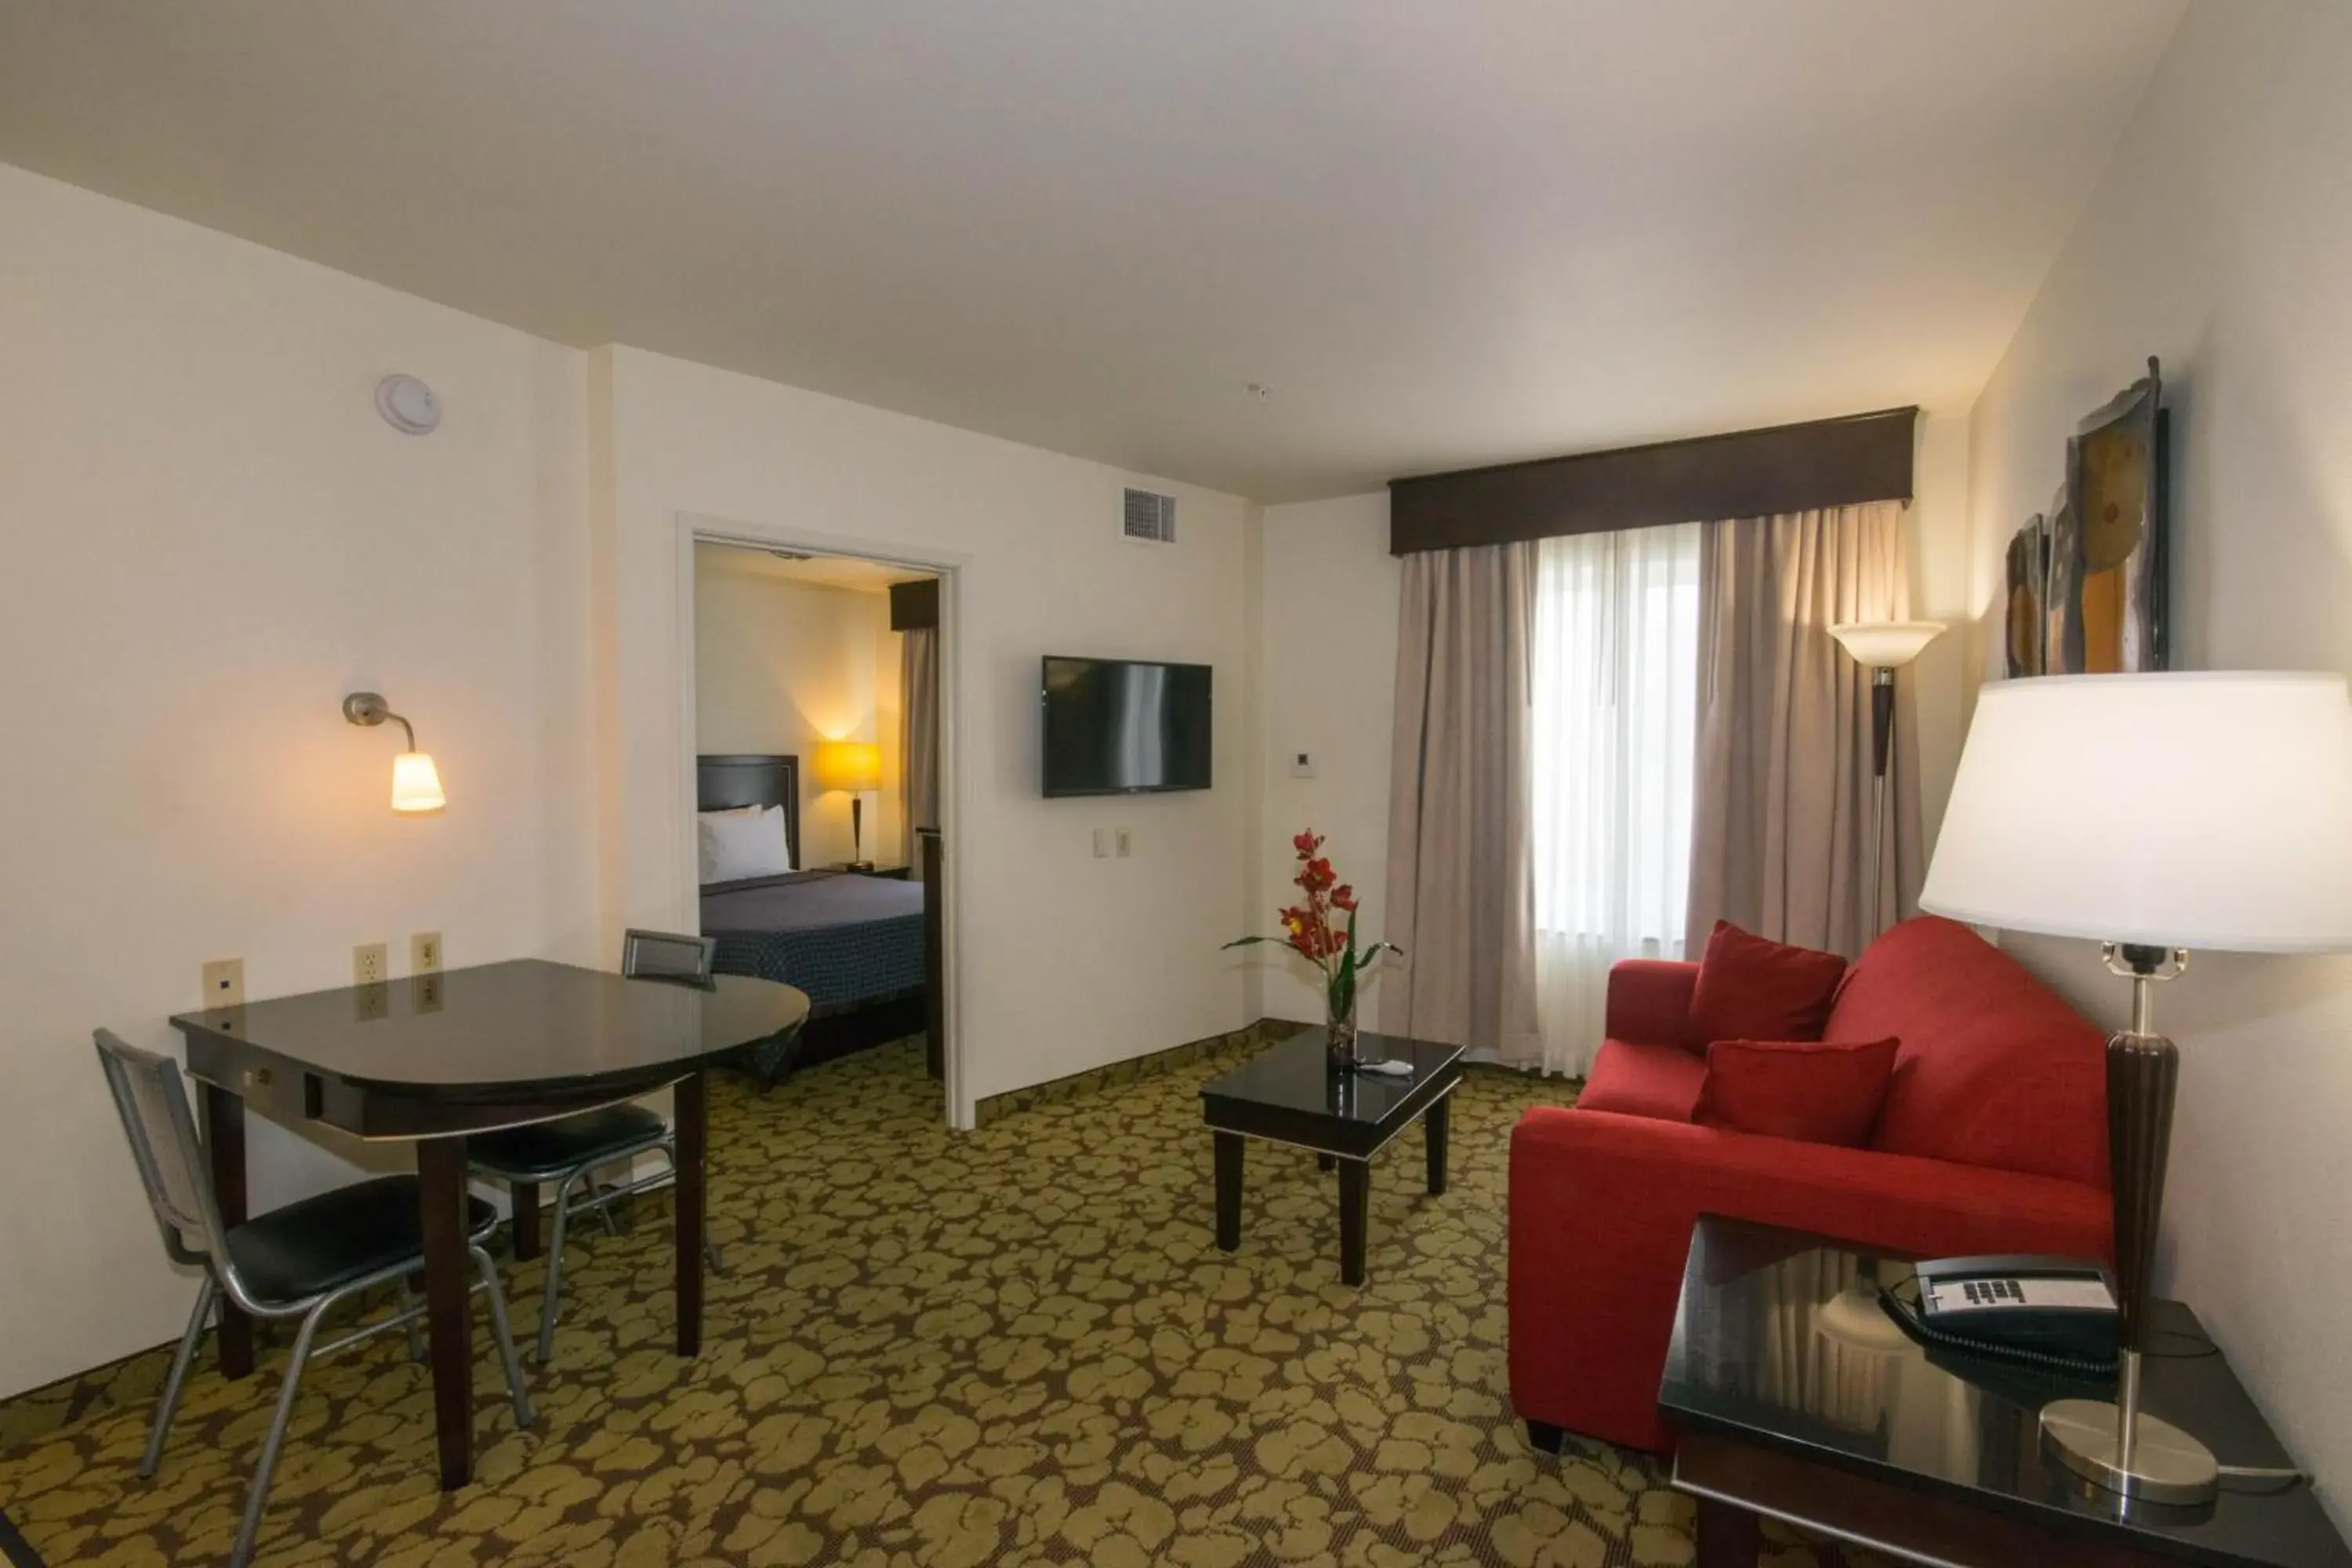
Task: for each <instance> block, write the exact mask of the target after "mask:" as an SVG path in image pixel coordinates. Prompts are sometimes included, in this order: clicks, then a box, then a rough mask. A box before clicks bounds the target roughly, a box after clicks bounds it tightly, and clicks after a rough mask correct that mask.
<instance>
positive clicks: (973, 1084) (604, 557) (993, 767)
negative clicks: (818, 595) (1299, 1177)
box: [590, 348, 1255, 1113]
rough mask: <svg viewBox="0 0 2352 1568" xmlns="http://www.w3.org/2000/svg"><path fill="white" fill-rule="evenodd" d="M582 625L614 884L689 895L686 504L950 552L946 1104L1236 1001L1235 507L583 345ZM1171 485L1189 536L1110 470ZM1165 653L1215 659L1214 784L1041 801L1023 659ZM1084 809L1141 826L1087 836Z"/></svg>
mask: <svg viewBox="0 0 2352 1568" xmlns="http://www.w3.org/2000/svg"><path fill="white" fill-rule="evenodd" d="M592 360H593V364H592V369H591V378H590V379H591V387H592V392H591V397H592V402H593V403H595V404H597V405H599V406H597V407H596V408H595V409H594V410H593V413H592V416H591V419H592V426H595V427H598V428H608V429H609V430H610V431H611V439H612V446H611V463H610V466H609V469H608V471H605V472H604V473H602V474H601V475H600V476H599V478H598V483H599V486H600V490H599V495H598V534H599V538H598V544H597V550H598V554H599V574H598V581H599V599H598V616H599V623H600V632H599V635H600V637H601V638H603V639H604V642H605V647H606V648H607V653H606V655H605V657H608V658H610V659H611V660H612V663H613V668H614V670H615V672H616V677H617V679H616V685H615V689H614V699H615V700H614V708H613V710H612V712H611V714H610V715H609V721H610V723H611V725H612V729H611V731H610V732H609V737H608V739H609V742H610V744H609V749H608V750H607V751H606V752H604V755H603V760H602V765H603V766H604V767H605V768H608V769H609V770H610V783H609V794H608V796H607V798H608V801H609V805H608V809H609V810H610V811H611V813H612V820H613V821H614V826H615V830H616V831H617V833H618V835H619V842H620V845H621V851H620V867H619V878H620V881H619V900H618V902H619V906H620V909H621V911H622V912H623V914H624V915H625V918H626V919H627V920H629V921H634V922H640V923H645V924H649V925H656V926H659V925H664V924H666V923H674V922H677V921H684V920H688V919H690V918H691V916H692V911H691V909H690V907H689V905H690V902H691V898H692V868H691V865H690V863H689V861H688V858H687V851H686V838H685V826H684V825H685V822H686V819H687V814H688V812H689V811H690V810H691V805H692V803H691V801H690V800H689V799H688V798H687V790H686V776H685V772H684V770H683V768H682V767H680V766H679V765H678V764H677V762H676V761H675V759H677V758H678V757H680V756H681V755H682V754H683V748H684V747H685V746H686V745H687V744H688V734H687V728H688V725H687V717H688V716H687V715H685V714H684V713H683V711H682V710H683V707H684V703H683V700H682V697H681V675H680V671H679V668H678V664H679V628H678V626H677V616H678V614H679V607H680V606H679V599H678V593H677V576H678V571H679V565H678V562H679V534H680V530H681V527H682V522H681V519H682V518H693V517H700V518H704V519H708V520H717V521H714V523H713V526H723V527H724V528H726V529H727V530H729V531H733V532H736V533H745V532H749V533H755V534H758V535H759V536H761V537H778V538H789V539H793V540H797V541H799V542H803V543H815V544H818V545H820V546H829V547H832V548H836V549H845V550H846V552H849V553H856V554H866V555H873V556H880V557H883V558H886V559H889V558H896V559H902V560H903V559H914V560H918V561H928V560H932V559H945V558H955V559H956V560H957V561H959V562H960V563H961V564H960V569H959V570H958V571H957V573H956V575H955V578H954V581H953V584H952V590H951V593H950V600H951V607H952V615H953V625H952V626H951V633H952V637H953V639H954V640H953V643H952V645H951V647H950V668H948V669H947V670H946V671H945V672H944V679H946V680H947V681H948V682H950V685H951V686H952V689H954V691H955V693H956V708H957V713H956V723H955V725H954V729H953V732H952V734H951V736H950V744H951V746H952V748H953V750H954V752H955V753H956V759H955V766H956V771H957V772H958V773H960V774H961V799H960V801H958V802H957V803H956V811H955V814H954V816H953V817H952V820H951V821H950V828H951V829H952V830H953V831H952V841H951V842H950V847H949V852H950V858H951V861H952V865H953V875H952V877H951V882H952V883H953V884H954V885H955V886H956V889H957V897H958V899H959V900H960V902H959V904H958V906H957V908H958V915H959V920H958V929H957V931H956V933H955V937H954V940H955V942H956V944H957V946H956V962H957V965H958V972H957V975H956V986H957V1000H958V1004H959V1005H960V1007H961V1014H960V1017H959V1020H958V1023H959V1025H960V1031H959V1044H958V1050H959V1052H960V1053H961V1060H962V1066H963V1071H962V1074H961V1080H960V1082H958V1083H957V1084H955V1085H953V1086H951V1087H952V1088H954V1089H957V1090H959V1091H960V1100H961V1106H960V1109H961V1110H962V1111H964V1112H966V1113H968V1111H969V1109H970V1105H971V1100H974V1099H975V1098H978V1097H982V1096H986V1095H990V1094H994V1093H998V1092H1000V1091H1003V1090H1005V1089H1015V1088H1019V1087H1021V1086H1023V1085H1025V1084H1030V1083H1034V1082H1038V1081H1041V1080H1044V1079H1052V1078H1055V1077H1059V1076H1062V1075H1064V1074H1066V1073H1071V1072H1076V1071H1079V1070H1082V1069H1084V1068H1089V1067H1094V1066H1097V1065H1100V1064H1102V1063H1105V1062H1108V1061H1114V1060H1118V1059H1120V1058H1126V1057H1130V1056H1135V1055H1138V1054H1140V1053H1143V1052H1146V1051H1150V1050H1156V1049H1159V1048H1161V1047H1167V1046H1172V1045H1177V1044H1181V1043H1182V1042H1184V1041H1187V1040H1192V1039H1197V1038H1200V1037H1203V1036H1206V1035H1211V1034H1214V1033H1217V1032H1219V1031H1222V1030H1225V1029H1230V1028H1234V1027H1236V1026H1239V1025H1241V1024H1243V1023H1244V1022H1246V1021H1248V1020H1247V1018H1246V1017H1245V1016H1244V1015H1245V1012H1246V1006H1247V1000H1248V994H1247V990H1248V988H1247V984H1246V980H1245V976H1244V966H1243V965H1242V963H1240V962H1238V961H1237V960H1236V959H1235V958H1234V956H1233V955H1230V954H1223V953H1220V952H1218V947H1219V944H1220V943H1222V942H1224V941H1226V940H1228V939H1229V938H1231V937H1232V936H1234V935H1235V934H1237V933H1236V932H1235V931H1234V921H1236V919H1237V918H1238V917H1239V915H1240V912H1241V911H1242V910H1244V908H1245V906H1246V903H1247V900H1246V899H1245V897H1244V892H1245V888H1244V868H1245V866H1246V864H1247V860H1248V857H1249V854H1250V852H1251V845H1250V842H1249V839H1250V824H1249V813H1248V809H1247V799H1248V795H1249V781H1248V779H1247V778H1246V776H1245V775H1246V773H1247V770H1248V767H1249V762H1250V758H1251V756H1252V748H1253V746H1254V744H1255V737H1254V736H1253V735H1252V734H1251V732H1250V729H1249V726H1248V723H1247V719H1248V715H1249V712H1250V705H1249V702H1248V700H1247V692H1248V688H1249V669H1250V659H1251V657H1252V651H1253V650H1252V648H1251V647H1250V638H1249V637H1248V635H1247V626H1248V599H1247V594H1246V592H1245V588H1246V584H1245V580H1244V579H1245V562H1246V559H1247V552H1248V547H1249V540H1248V535H1249V529H1250V509H1249V508H1248V507H1246V506H1245V505H1244V503H1243V502H1242V501H1240V500H1236V499H1235V498H1233V497H1230V496H1221V495H1216V494H1213V493H1212V492H1209V491H1205V490H1199V489H1190V488H1186V487H1169V486H1167V485H1165V484H1163V483H1162V482H1160V481H1156V480H1150V479H1143V478H1140V477H1139V476H1133V475H1129V474H1124V473H1121V472H1119V471H1118V470H1116V469H1113V468H1104V467H1102V466H1101V465H1099V464H1095V463H1089V462H1084V461H1080V460H1078V459H1076V458H1065V457H1059V456H1056V455H1055V454H1053V453H1049V452H1043V451H1039V450H1037V449H1035V448H1034V447H1021V446H1016V445H1014V444H1013V443H1011V442H1008V441H1001V440H997V439H994V438H992V437H982V436H976V435H973V434H971V433H970V432H967V431H962V430H956V429H952V428H950V427H948V426H941V425H934V424H930V423H928V422H926V421H924V420H919V419H913V418H908V417H906V416H900V415H895V414H887V413H884V412H882V411H879V410H877V409H873V408H867V407H863V406H861V405H856V404H852V403H845V402H843V401H841V400H839V399H837V398H831V397H825V396H821V395H817V394H814V393H810V392H803V391H799V390H797V389H794V388H791V387H784V386H778V385H775V384H772V383H767V382H761V381H757V380H754V379H752V378H751V377H748V376H742V375H736V374H729V373H725V372H720V371H715V370H711V369H709V368H707V367H704V366H699V365H695V364H690V363H686V362H684V361H680V360H674V359H669V358H667V357H665V356H662V355H658V354H653V353H644V352H641V351H638V350H633V349H625V348H612V349H600V350H598V351H596V352H595V353H594V354H593V355H592ZM1130 482H1137V483H1149V484H1151V485H1152V486H1153V487H1154V488H1159V489H1170V488H1172V489H1174V491H1175V493H1176V494H1177V496H1178V497H1179V508H1178V526H1179V533H1180V536H1181V539H1182V543H1181V544H1180V545H1179V546H1177V547H1175V548H1173V549H1164V550H1163V549H1156V548H1153V547H1149V546H1142V545H1135V544H1129V543H1127V542H1124V541H1122V540H1121V539H1120V537H1119V531H1118V519H1119V504H1120V492H1121V489H1122V487H1123V486H1124V485H1126V484H1128V483H1130ZM1048 653H1070V654H1103V655H1111V656H1124V657H1133V658H1167V659H1178V660H1187V661H1193V662H1200V663H1207V664H1211V665H1213V666H1214V667H1215V668H1216V678H1215V679H1216V693H1217V697H1216V700H1217V719H1216V731H1215V745H1216V751H1217V759H1218V761H1217V764H1216V779H1217V783H1216V787H1215V788H1213V789H1212V790H1208V791H1204V792H1202V793H1198V794H1182V795H1159V796H1139V797H1133V798H1126V799H1112V800H1100V801H1087V800H1055V801H1049V800H1046V799H1045V798H1044V797H1043V795H1042V794H1041V792H1040V783H1039V775H1038V751H1039V743H1038V698H1037V692H1038V660H1039V658H1040V657H1041V656H1043V655H1045V654H1048ZM1096 826H1128V827H1129V828H1130V829H1131V830H1132V833H1133V839H1134V846H1135V850H1134V854H1133V856H1132V858H1129V859H1126V860H1118V859H1108V860H1097V859H1096V858H1093V855H1092V851H1091V840H1092V837H1093V829H1094V828H1095V827H1096Z"/></svg>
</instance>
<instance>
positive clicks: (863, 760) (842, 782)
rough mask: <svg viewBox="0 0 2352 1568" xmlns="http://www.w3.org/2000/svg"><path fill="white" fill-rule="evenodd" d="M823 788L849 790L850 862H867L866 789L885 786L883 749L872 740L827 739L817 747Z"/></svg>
mask: <svg viewBox="0 0 2352 1568" xmlns="http://www.w3.org/2000/svg"><path fill="white" fill-rule="evenodd" d="M816 782H817V785H818V787H819V788H821V789H838V790H847V791H848V792H849V862H850V864H851V865H853V866H863V865H864V864H866V844H865V839H866V823H865V810H866V791H867V790H869V789H880V788H881V787H882V748H881V747H879V746H877V745H876V744H875V743H874V742H871V741H825V742H820V743H819V744H818V746H817V749H816Z"/></svg>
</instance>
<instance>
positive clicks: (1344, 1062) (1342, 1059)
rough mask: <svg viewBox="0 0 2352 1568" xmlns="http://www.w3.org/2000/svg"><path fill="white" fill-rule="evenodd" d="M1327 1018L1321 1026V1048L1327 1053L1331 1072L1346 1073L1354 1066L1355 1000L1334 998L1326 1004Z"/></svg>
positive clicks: (1355, 1059) (1350, 997)
mask: <svg viewBox="0 0 2352 1568" xmlns="http://www.w3.org/2000/svg"><path fill="white" fill-rule="evenodd" d="M1328 1012H1329V1015H1330V1016H1329V1017H1328V1018H1327V1019H1326V1020H1325V1021H1324V1025H1323V1047H1324V1050H1325V1051H1326V1052H1327V1053H1328V1058H1329V1060H1330V1066H1331V1070H1332V1071H1334V1072H1347V1071H1349V1070H1350V1069H1351V1068H1354V1067H1355V1065H1356V1061H1357V1057H1356V999H1355V998H1354V997H1353V996H1349V997H1347V998H1346V999H1344V1000H1342V999H1341V998H1339V997H1337V996H1334V997H1331V998H1330V999H1329V1003H1328Z"/></svg>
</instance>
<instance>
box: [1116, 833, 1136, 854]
mask: <svg viewBox="0 0 2352 1568" xmlns="http://www.w3.org/2000/svg"><path fill="white" fill-rule="evenodd" d="M1134 850H1135V840H1134V839H1132V838H1130V837H1128V833H1127V829H1126V828H1124V827H1122V828H1120V829H1119V830H1118V858H1120V859H1122V860H1124V859H1126V858H1128V856H1129V855H1130V854H1132V853H1134Z"/></svg>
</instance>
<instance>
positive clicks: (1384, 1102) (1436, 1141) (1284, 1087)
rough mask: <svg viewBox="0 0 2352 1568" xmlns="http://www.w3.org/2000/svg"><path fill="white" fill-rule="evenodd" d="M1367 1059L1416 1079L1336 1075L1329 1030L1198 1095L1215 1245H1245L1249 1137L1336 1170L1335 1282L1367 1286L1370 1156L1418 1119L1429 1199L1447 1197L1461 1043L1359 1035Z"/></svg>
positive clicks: (1276, 1051) (1313, 1032)
mask: <svg viewBox="0 0 2352 1568" xmlns="http://www.w3.org/2000/svg"><path fill="white" fill-rule="evenodd" d="M1356 1049H1357V1054H1358V1055H1359V1056H1360V1057H1361V1058H1363V1059H1364V1060H1366V1061H1381V1060H1383V1059H1386V1060H1391V1061H1406V1062H1411V1063H1412V1075H1411V1076H1410V1077H1405V1076H1402V1075H1399V1076H1396V1077H1387V1076H1384V1075H1382V1074H1380V1073H1368V1072H1333V1071H1332V1070H1331V1069H1330V1068H1329V1067H1328V1058H1327V1057H1326V1054H1325V1047H1324V1034H1323V1031H1322V1030H1320V1029H1309V1030H1308V1031H1307V1032H1306V1033H1305V1034H1303V1035H1295V1036H1293V1037H1290V1038H1289V1039H1287V1040H1285V1041H1284V1042H1283V1043H1282V1044H1280V1045H1278V1046H1276V1047H1274V1048H1273V1049H1271V1050H1267V1051H1264V1052H1261V1053H1260V1054H1259V1055H1257V1056H1255V1057H1253V1058H1250V1059H1249V1060H1248V1061H1246V1062H1244V1063H1243V1064H1242V1065H1241V1066H1240V1067H1237V1068H1234V1070H1233V1071H1231V1072H1229V1073H1227V1074H1225V1075H1224V1076H1223V1077H1222V1078H1219V1079H1213V1080H1212V1081H1211V1082H1210V1083H1209V1084H1208V1086H1207V1087H1205V1088H1204V1089H1202V1090H1201V1117H1202V1121H1206V1122H1207V1123H1208V1124H1209V1131H1211V1132H1212V1133H1213V1134H1214V1135H1215V1138H1216V1146H1217V1151H1216V1152H1217V1245H1218V1246H1219V1247H1223V1248H1224V1249H1225V1250H1226V1251H1227V1252H1232V1251H1234V1250H1235V1249H1236V1248H1238V1247H1240V1246H1241V1244H1242V1150H1243V1147H1244V1144H1243V1142H1242V1141H1243V1140H1244V1139H1245V1138H1259V1139H1263V1140H1265V1142H1269V1143H1288V1144H1290V1145H1292V1146H1294V1147H1296V1148H1300V1149H1311V1150H1313V1151H1314V1152H1315V1153H1316V1155H1317V1156H1318V1163H1320V1164H1321V1165H1322V1167H1323V1168H1324V1169H1325V1170H1328V1169H1330V1168H1331V1166H1332V1165H1334V1164H1337V1165H1338V1166H1339V1278H1340V1279H1341V1280H1343V1281H1344V1282H1346V1283H1347V1284H1349V1285H1361V1284H1362V1283H1363V1282H1364V1230H1365V1226H1366V1225H1367V1223H1368V1221H1369V1218H1370V1207H1371V1190H1372V1189H1371V1159H1372V1156H1373V1155H1375V1154H1377V1153H1379V1152H1381V1149H1383V1148H1385V1147H1386V1146H1387V1145H1388V1142H1389V1141H1390V1140H1391V1139H1392V1138H1394V1137H1395V1136H1396V1135H1397V1134H1398V1133H1400V1132H1402V1131H1404V1130H1405V1129H1406V1128H1407V1127H1409V1126H1411V1125H1412V1123H1413V1122H1414V1121H1420V1122H1421V1125H1422V1139H1423V1145H1424V1147H1425V1150H1426V1152H1427V1154H1428V1159H1429V1190H1430V1193H1431V1194H1432V1195H1435V1194H1441V1193H1443V1192H1444V1191H1445V1137H1446V1122H1447V1116H1446V1107H1447V1104H1448V1100H1449V1097H1450V1096H1451V1095H1452V1094H1453V1093H1454V1089H1455V1087H1456V1086H1457V1085H1459V1084H1460V1083H1461V1081H1462V1047H1460V1046H1449V1045H1443V1044H1439V1043H1437V1042H1434V1041H1430V1040H1408V1039H1403V1038H1401V1037H1397V1036H1394V1035H1360V1036H1358V1037H1357V1043H1356Z"/></svg>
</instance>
